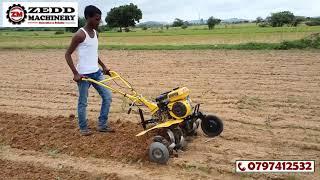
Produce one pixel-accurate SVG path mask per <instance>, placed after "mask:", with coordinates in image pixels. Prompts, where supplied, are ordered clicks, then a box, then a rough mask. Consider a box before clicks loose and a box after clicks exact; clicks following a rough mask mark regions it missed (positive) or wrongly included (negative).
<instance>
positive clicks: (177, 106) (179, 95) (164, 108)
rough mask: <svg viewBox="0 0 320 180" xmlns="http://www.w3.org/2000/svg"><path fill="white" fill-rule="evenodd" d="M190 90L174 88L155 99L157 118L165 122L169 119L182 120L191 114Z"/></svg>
mask: <svg viewBox="0 0 320 180" xmlns="http://www.w3.org/2000/svg"><path fill="white" fill-rule="evenodd" d="M189 93H190V90H189V89H188V88H186V87H182V88H176V89H173V90H172V91H169V92H165V93H163V94H161V95H160V96H159V97H157V98H156V102H157V104H158V107H159V110H158V112H157V113H156V114H157V118H158V119H160V120H166V119H169V118H173V119H183V118H186V117H188V116H189V115H191V114H192V105H191V99H190V97H189Z"/></svg>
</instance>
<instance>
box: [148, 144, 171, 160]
mask: <svg viewBox="0 0 320 180" xmlns="http://www.w3.org/2000/svg"><path fill="white" fill-rule="evenodd" d="M169 157H170V156H169V150H168V148H167V147H166V146H165V145H164V144H162V143H160V142H153V143H152V144H151V145H150V147H149V159H150V161H152V162H156V163H159V164H166V163H167V162H168V160H169Z"/></svg>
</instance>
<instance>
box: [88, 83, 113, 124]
mask: <svg viewBox="0 0 320 180" xmlns="http://www.w3.org/2000/svg"><path fill="white" fill-rule="evenodd" d="M93 87H94V88H95V89H96V90H97V91H98V93H99V94H100V96H101V98H102V104H101V110H100V116H99V123H98V128H99V129H105V128H106V127H107V123H108V115H109V110H110V105H111V101H112V100H111V92H110V91H109V90H108V89H106V88H104V87H102V86H99V85H96V84H95V85H93Z"/></svg>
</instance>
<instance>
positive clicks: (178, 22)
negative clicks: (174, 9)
mask: <svg viewBox="0 0 320 180" xmlns="http://www.w3.org/2000/svg"><path fill="white" fill-rule="evenodd" d="M183 25H184V21H183V20H182V19H179V18H176V19H175V20H174V21H173V24H172V26H173V27H181V26H183Z"/></svg>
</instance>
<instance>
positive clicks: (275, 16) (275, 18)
mask: <svg viewBox="0 0 320 180" xmlns="http://www.w3.org/2000/svg"><path fill="white" fill-rule="evenodd" d="M294 20H295V16H294V14H293V13H292V12H290V11H282V12H277V13H272V14H271V16H270V18H269V21H270V22H269V23H270V25H271V26H272V27H282V26H283V25H285V24H287V25H293V23H294Z"/></svg>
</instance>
